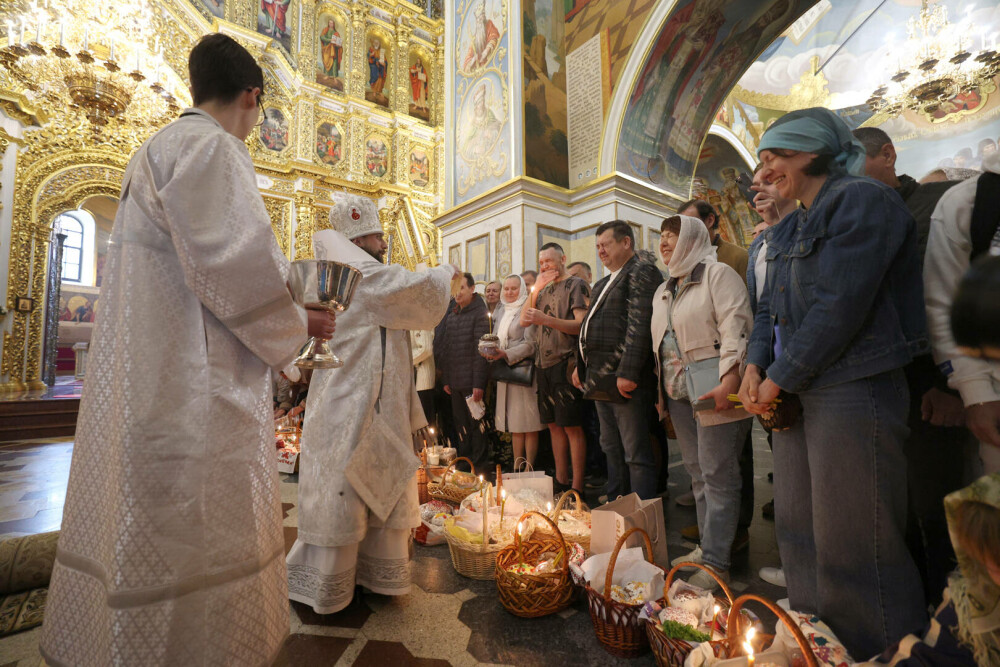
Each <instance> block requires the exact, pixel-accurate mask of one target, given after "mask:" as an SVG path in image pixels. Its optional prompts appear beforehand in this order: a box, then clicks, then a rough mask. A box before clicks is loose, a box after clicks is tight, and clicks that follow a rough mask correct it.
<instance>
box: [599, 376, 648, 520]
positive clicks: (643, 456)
mask: <svg viewBox="0 0 1000 667" xmlns="http://www.w3.org/2000/svg"><path fill="white" fill-rule="evenodd" d="M594 407H595V408H597V418H598V420H600V422H601V449H602V450H604V454H605V456H607V459H608V484H607V487H606V488H607V493H608V499H609V500H614V499H615V498H617V497H618V496H624V495H627V494H628V493H629V488H630V486H631V490H632V491H634V492H635V493H637V494H638V495H639V497H640V498H642V499H643V500H650V499H652V498H655V497H656V496H657V494H656V459H654V458H653V443H652V441H651V440H650V435H649V414H650V412H651V411H652V410H653V395H652V392H651V391H650V389H649V388H648V387H643V386H642V384H640V385H639V386H638V387H636V389H635V391H634V392H632V398H630V399H628V400H627V401H625V402H624V403H609V402H607V401H594ZM630 483H631V484H630Z"/></svg>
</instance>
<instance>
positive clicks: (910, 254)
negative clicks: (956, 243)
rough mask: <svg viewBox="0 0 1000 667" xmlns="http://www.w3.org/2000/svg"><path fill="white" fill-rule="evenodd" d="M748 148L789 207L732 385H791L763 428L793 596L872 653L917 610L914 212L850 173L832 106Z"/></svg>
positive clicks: (757, 403) (744, 389)
mask: <svg viewBox="0 0 1000 667" xmlns="http://www.w3.org/2000/svg"><path fill="white" fill-rule="evenodd" d="M758 155H759V156H760V159H761V162H762V163H763V169H762V173H763V177H764V178H765V179H766V180H768V181H770V182H771V183H773V184H774V185H775V186H776V187H777V188H778V192H779V193H780V194H781V195H782V196H783V197H786V198H788V199H797V200H799V201H800V202H801V207H800V208H799V210H798V211H797V212H795V213H793V214H791V215H789V216H787V217H786V218H784V219H783V220H782V221H781V222H780V223H779V224H778V225H776V226H775V227H773V228H772V229H771V230H770V232H769V237H768V247H767V257H766V260H767V280H766V286H765V288H764V292H763V294H762V295H761V298H760V300H759V302H758V305H757V313H756V316H755V319H754V327H753V333H752V335H751V338H750V350H749V354H748V360H749V365H748V367H747V371H746V374H745V376H744V379H743V383H742V386H741V388H740V399H741V400H742V401H743V404H744V405H745V406H746V408H747V410H749V411H750V412H753V413H755V414H762V413H764V412H766V411H767V410H769V409H770V407H771V404H772V401H774V400H775V399H776V398H778V393H779V391H780V390H784V391H786V392H790V393H794V394H798V396H799V398H800V399H801V402H802V408H803V412H802V415H801V417H800V418H799V419H798V421H797V423H796V424H795V425H794V426H792V428H790V429H788V430H785V431H780V432H779V431H776V432H775V433H774V437H773V441H774V500H775V503H774V504H775V524H776V525H775V527H776V532H777V537H778V548H779V550H780V553H781V562H782V563H783V564H784V566H785V576H786V579H787V581H788V598H789V602H790V604H791V606H792V608H793V609H796V610H799V611H806V612H812V613H816V614H818V615H819V616H820V617H821V618H822V619H823V620H824V621H826V622H827V623H828V624H829V625H830V627H831V628H832V629H833V630H834V631H835V632H836V633H837V635H838V636H839V637H840V638H841V639H842V640H843V641H844V644H845V645H846V646H847V648H848V650H849V651H850V652H851V654H852V655H855V656H869V655H874V654H876V653H879V652H880V651H882V650H884V649H885V648H886V647H887V646H889V645H890V644H892V643H893V642H894V641H896V640H897V639H899V638H900V637H902V636H903V635H905V634H906V633H908V632H911V631H913V630H915V629H918V628H920V627H921V626H922V624H923V623H924V622H925V620H926V611H925V610H924V605H923V600H924V598H923V593H922V591H921V584H920V577H919V575H918V573H917V569H916V565H915V564H914V562H913V559H912V558H911V556H910V554H909V552H908V551H907V548H906V544H905V542H904V539H903V535H904V528H905V521H906V459H905V457H904V454H903V441H904V439H905V437H906V433H907V429H906V413H907V409H908V405H909V403H908V394H907V388H906V379H905V377H904V376H903V371H902V368H903V366H904V365H906V364H907V363H908V362H909V361H910V359H911V356H912V355H913V354H914V353H917V352H921V351H924V350H926V349H927V333H926V325H925V322H924V303H923V289H922V284H923V283H922V279H921V274H920V265H919V259H918V255H917V246H916V226H915V223H914V221H913V218H912V217H911V216H910V214H909V212H908V211H907V209H906V207H905V205H904V204H903V200H902V199H900V198H899V196H898V195H897V194H896V193H895V192H894V191H893V190H892V189H891V188H889V187H888V186H886V185H883V184H881V183H879V182H877V181H874V180H871V179H868V178H863V177H861V178H859V177H858V176H857V174H861V173H863V171H864V162H865V153H864V149H863V148H862V147H861V145H860V144H859V143H858V142H857V141H855V140H854V138H853V137H852V136H851V133H850V130H849V129H848V127H847V125H846V124H845V123H844V122H843V121H842V120H840V118H838V117H837V116H836V115H835V114H834V113H833V112H831V111H829V110H828V109H821V108H814V109H805V110H801V111H795V112H792V113H789V114H787V115H785V116H783V117H781V118H780V119H778V121H777V122H775V123H774V125H772V126H771V128H770V129H768V131H767V132H766V133H765V134H764V136H763V137H762V138H761V143H760V147H759V150H758ZM765 377H766V379H765Z"/></svg>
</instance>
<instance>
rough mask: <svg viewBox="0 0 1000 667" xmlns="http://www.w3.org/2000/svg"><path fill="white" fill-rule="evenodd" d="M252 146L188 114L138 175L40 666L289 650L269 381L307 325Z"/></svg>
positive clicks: (255, 658) (99, 328)
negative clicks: (289, 282) (291, 291)
mask: <svg viewBox="0 0 1000 667" xmlns="http://www.w3.org/2000/svg"><path fill="white" fill-rule="evenodd" d="M287 274H288V262H287V260H286V259H285V258H284V256H282V254H281V251H280V249H279V248H278V245H277V242H276V241H275V237H274V234H273V232H272V231H271V225H270V222H269V219H268V215H267V211H266V210H265V208H264V203H263V201H262V199H261V196H260V193H259V191H258V190H257V186H256V180H255V175H254V168H253V164H252V163H251V160H250V156H249V154H248V153H247V149H246V146H245V145H244V144H243V142H241V141H240V140H239V139H237V138H236V137H234V136H232V135H230V134H228V133H227V132H226V131H225V130H223V129H222V127H221V126H220V125H219V123H217V122H216V121H215V120H214V119H213V118H212V117H211V116H209V115H208V114H206V113H204V112H202V111H199V110H189V111H188V112H185V114H184V116H183V117H182V118H180V119H179V120H177V121H175V122H173V123H171V124H170V125H168V126H167V127H165V128H164V129H163V130H161V131H160V132H158V133H157V134H156V135H155V136H153V137H152V138H151V139H150V140H149V141H147V142H146V144H145V145H144V146H143V147H142V148H141V149H140V150H139V152H138V153H137V154H136V155H135V156H134V157H133V159H132V161H131V163H130V164H129V167H128V170H127V171H126V174H125V179H124V183H123V188H122V196H121V203H120V206H119V209H118V215H117V216H116V218H115V224H114V230H113V232H112V234H111V245H110V247H109V250H108V260H107V265H106V268H105V274H104V276H105V278H104V284H103V286H102V288H101V299H100V310H99V311H98V315H97V323H96V327H95V330H94V335H93V341H92V343H91V353H90V361H89V363H88V368H87V380H86V383H85V384H84V388H83V400H82V403H81V409H80V417H79V421H78V424H77V431H76V444H75V446H74V451H73V462H72V465H71V469H70V477H69V488H68V490H67V493H66V505H65V508H64V514H63V524H62V535H61V538H60V540H59V548H58V554H57V556H56V563H55V568H54V571H53V574H52V583H51V587H50V589H49V594H48V602H47V604H46V609H45V624H44V628H43V630H42V639H41V651H42V654H43V656H44V658H45V660H46V661H47V662H48V664H49V665H85V666H86V665H95V666H97V665H99V666H101V667H104V666H106V665H184V666H190V665H267V664H270V663H271V662H272V661H273V660H274V658H275V656H276V654H277V652H278V650H279V649H280V647H281V644H282V642H283V640H284V638H285V636H286V635H287V633H288V624H289V616H288V598H287V584H286V578H285V564H284V558H283V555H284V543H283V537H282V528H281V522H282V515H281V506H280V498H279V492H278V475H277V468H276V460H275V450H274V422H273V415H272V409H271V396H270V394H271V388H270V383H269V367H271V368H281V367H283V366H284V365H286V364H288V363H289V362H290V361H291V360H292V358H293V357H294V356H295V353H296V351H297V349H298V347H299V346H301V344H302V343H304V342H305V339H306V337H307V334H306V316H305V311H304V310H303V309H301V308H300V307H298V306H296V305H295V304H294V303H293V301H292V299H291V297H290V295H289V293H288V289H287V287H286V278H287Z"/></svg>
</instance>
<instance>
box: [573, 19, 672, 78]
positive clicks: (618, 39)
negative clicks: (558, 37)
mask: <svg viewBox="0 0 1000 667" xmlns="http://www.w3.org/2000/svg"><path fill="white" fill-rule="evenodd" d="M562 4H563V3H560V6H562ZM655 4H656V0H630V1H629V2H623V1H622V0H570V1H569V2H568V3H567V4H566V7H565V12H566V13H565V14H564V21H565V23H566V27H565V34H566V37H565V41H564V43H565V52H566V53H572V52H573V51H575V50H576V49H578V48H580V47H581V46H583V45H584V44H585V43H586V42H588V41H589V40H590V38H592V37H593V36H594V35H596V34H597V33H599V32H601V31H603V30H606V31H607V32H608V47H609V49H608V50H609V53H608V56H609V61H610V62H609V65H610V68H611V85H612V87H614V86H615V85H616V84H617V83H619V81H618V80H617V78H618V77H619V76H621V72H622V70H624V69H625V62H626V60H627V58H628V55H629V53H631V51H632V46H633V44H634V43H635V41H636V38H638V36H639V33H640V32H641V31H642V28H643V26H644V25H645V23H646V17H647V16H648V15H649V12H650V10H651V9H652V8H653V6H654V5H655Z"/></svg>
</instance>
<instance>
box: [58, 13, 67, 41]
mask: <svg viewBox="0 0 1000 667" xmlns="http://www.w3.org/2000/svg"><path fill="white" fill-rule="evenodd" d="M59 46H61V47H63V48H66V19H63V20H61V21H59Z"/></svg>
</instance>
